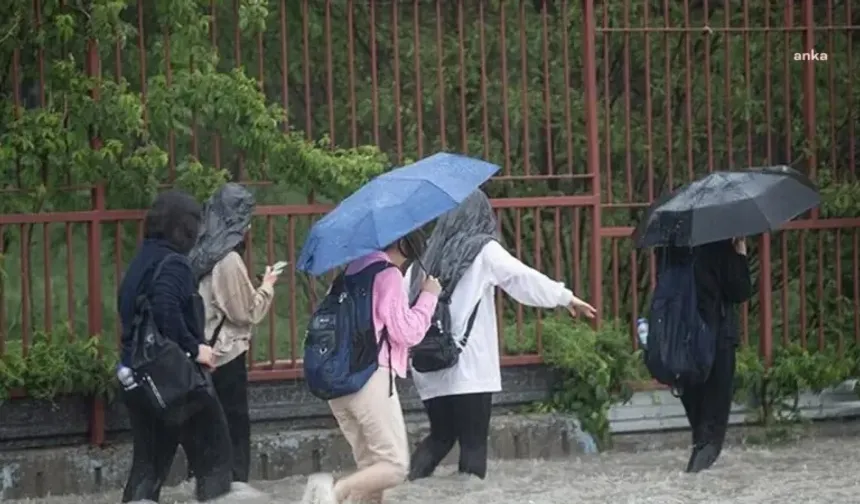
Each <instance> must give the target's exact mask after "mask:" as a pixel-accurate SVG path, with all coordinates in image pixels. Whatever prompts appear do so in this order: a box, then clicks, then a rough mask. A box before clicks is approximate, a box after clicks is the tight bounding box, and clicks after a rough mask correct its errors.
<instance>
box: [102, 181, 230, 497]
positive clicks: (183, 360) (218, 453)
mask: <svg viewBox="0 0 860 504" xmlns="http://www.w3.org/2000/svg"><path fill="white" fill-rule="evenodd" d="M200 218H201V209H200V206H199V205H198V203H197V202H196V201H195V200H194V198H192V197H191V196H190V195H188V194H186V193H183V192H181V191H167V192H164V193H162V194H160V195H159V196H158V197H157V198H156V200H155V202H154V203H153V205H152V207H151V208H150V209H149V211H148V212H147V214H146V217H145V220H144V242H143V244H142V245H141V247H140V249H139V250H138V253H137V255H136V256H135V257H134V258H133V259H132V261H131V263H130V264H129V267H128V269H127V270H126V273H125V276H124V277H123V280H122V284H121V285H120V289H119V293H118V296H117V297H118V299H117V304H118V308H119V313H120V319H121V322H122V327H123V332H122V351H121V356H120V365H119V366H118V370H117V375H118V377H119V379H120V382H121V383H122V386H123V389H122V391H121V399H122V401H123V403H124V404H125V406H126V409H127V410H128V416H129V424H130V427H131V433H132V440H133V441H132V442H133V455H132V466H131V470H130V471H129V476H128V481H127V483H126V486H125V490H124V492H123V497H122V501H123V502H131V501H143V500H149V501H155V502H157V501H158V499H159V496H160V493H161V487H162V485H163V484H164V481H165V479H166V478H167V474H168V472H169V471H170V467H171V465H172V464H173V458H174V455H175V453H176V448H177V446H178V445H179V444H180V443H181V444H182V446H183V450H184V451H185V454H186V456H187V457H188V458H189V459H190V460H193V465H194V466H195V468H196V470H197V476H198V477H197V488H196V495H197V500H198V501H208V500H212V499H215V498H217V497H220V496H222V495H225V494H227V493H228V492H229V491H230V480H231V475H230V472H231V458H232V455H231V448H230V438H229V433H228V431H227V423H226V420H225V417H224V412H223V410H222V408H221V404H220V403H219V402H218V399H217V397H216V396H215V392H214V389H213V387H212V382H211V377H210V376H209V371H208V370H207V368H212V367H213V365H214V360H213V353H212V349H211V348H210V347H209V346H208V345H205V344H204V342H203V329H202V314H201V312H202V304H201V303H200V298H199V296H197V289H196V283H195V280H194V276H193V274H192V271H191V266H190V264H189V262H188V260H187V257H186V256H187V254H188V251H189V250H191V247H192V246H193V245H194V243H195V242H196V240H197V234H198V230H199V226H200ZM156 273H157V274H156Z"/></svg>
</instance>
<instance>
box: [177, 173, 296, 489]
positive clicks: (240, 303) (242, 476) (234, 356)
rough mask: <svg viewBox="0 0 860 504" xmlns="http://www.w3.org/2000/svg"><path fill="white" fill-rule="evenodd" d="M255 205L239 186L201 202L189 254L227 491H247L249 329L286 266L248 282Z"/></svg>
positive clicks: (266, 306) (263, 312)
mask: <svg viewBox="0 0 860 504" xmlns="http://www.w3.org/2000/svg"><path fill="white" fill-rule="evenodd" d="M255 206H256V203H255V200H254V196H253V195H252V194H251V193H250V192H249V191H248V190H247V189H245V188H244V187H243V186H241V185H239V184H235V183H228V184H225V185H224V186H223V187H221V188H220V189H219V190H218V191H217V192H216V193H215V194H214V195H213V196H212V197H211V198H210V199H209V201H208V202H207V203H206V206H205V208H204V211H203V226H202V231H201V233H200V236H199V239H198V242H197V245H196V246H195V247H194V249H193V250H192V251H191V254H190V259H191V265H192V268H193V270H194V273H195V275H196V276H197V278H198V280H199V293H200V297H201V298H202V299H203V305H204V308H205V337H206V341H207V342H208V343H209V344H210V345H211V346H212V349H213V354H214V364H215V371H214V372H213V373H212V379H213V382H214V384H215V390H216V392H217V394H218V398H219V399H220V401H221V404H222V406H223V407H224V412H225V413H226V415H227V423H228V425H229V427H230V438H231V441H232V447H233V488H234V490H245V491H249V492H251V491H253V489H251V487H249V486H248V484H247V483H248V476H249V474H248V473H249V470H250V451H251V421H250V417H249V415H248V367H247V353H248V348H249V346H250V345H249V342H250V340H251V336H252V333H253V329H254V326H255V325H256V324H258V323H260V321H262V320H263V318H264V317H265V316H266V314H267V313H268V311H269V307H270V306H271V304H272V299H273V297H274V292H275V291H274V287H275V282H276V281H277V280H278V275H280V273H281V271H283V268H284V267H285V266H286V264H285V263H278V264H277V265H273V266H268V267H267V268H266V271H265V273H264V274H263V278H262V282H261V283H260V286H259V287H255V286H254V284H253V283H252V282H251V278H250V277H249V275H248V269H247V268H246V267H245V263H244V261H243V259H242V255H243V254H244V250H245V245H246V242H245V236H246V234H247V231H248V229H249V228H250V226H251V217H252V216H253V213H254V208H255ZM193 472H194V468H193V467H189V473H191V474H193Z"/></svg>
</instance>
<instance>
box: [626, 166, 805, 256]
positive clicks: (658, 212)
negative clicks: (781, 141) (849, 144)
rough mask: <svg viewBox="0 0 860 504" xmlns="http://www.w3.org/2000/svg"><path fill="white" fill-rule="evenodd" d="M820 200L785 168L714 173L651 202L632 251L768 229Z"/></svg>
mask: <svg viewBox="0 0 860 504" xmlns="http://www.w3.org/2000/svg"><path fill="white" fill-rule="evenodd" d="M820 202H821V198H820V196H819V195H818V188H817V187H815V184H813V183H812V182H811V181H810V180H809V179H808V178H807V177H806V176H804V175H803V174H801V173H800V172H798V171H796V170H793V169H791V168H789V167H788V166H772V167H767V168H752V169H750V170H748V171H743V172H714V173H711V174H710V175H708V176H707V177H705V178H702V179H699V180H697V181H695V182H692V183H690V184H688V185H686V186H684V187H682V188H680V189H678V190H677V191H675V192H674V193H672V194H668V195H665V196H663V197H661V198H660V199H658V200H657V201H655V202H654V203H653V204H652V205H651V207H650V208H649V209H648V212H647V213H646V215H645V218H644V219H642V221H641V222H640V223H639V225H638V226H637V227H636V231H635V232H634V233H633V237H634V239H635V240H636V245H637V246H638V247H660V246H670V245H671V246H678V247H694V246H696V245H702V244H704V243H711V242H716V241H720V240H726V239H729V238H733V237H736V236H749V235H755V234H759V233H764V232H766V231H772V230H774V229H776V228H778V227H779V226H781V225H782V224H784V223H786V222H788V221H790V220H791V219H793V218H795V217H797V216H798V215H800V214H802V213H803V212H806V211H807V210H809V209H811V208H814V207H816V206H818V205H819V203H820Z"/></svg>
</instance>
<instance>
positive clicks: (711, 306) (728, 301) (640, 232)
mask: <svg viewBox="0 0 860 504" xmlns="http://www.w3.org/2000/svg"><path fill="white" fill-rule="evenodd" d="M820 201H821V198H820V196H819V194H818V189H817V188H816V186H815V185H814V184H813V183H812V182H811V181H810V180H809V179H808V178H807V177H806V176H804V175H803V174H801V173H799V172H797V171H796V170H793V169H792V168H790V167H787V166H775V167H765V168H752V169H749V170H746V171H734V172H728V171H722V172H714V173H711V174H710V175H708V176H706V177H704V178H702V179H699V180H696V181H694V182H691V183H690V184H687V185H686V186H684V187H682V188H680V189H678V190H677V191H674V192H672V193H669V194H666V195H664V196H663V197H661V198H660V199H658V200H657V201H655V202H654V203H653V204H652V205H651V207H650V208H649V209H648V211H647V213H646V215H645V218H644V219H642V221H641V222H640V223H639V225H638V226H637V227H636V230H635V232H634V235H633V236H634V239H635V240H636V243H637V246H639V247H656V251H657V256H658V259H659V261H658V263H659V264H660V270H659V272H658V276H657V285H656V288H655V290H654V295H653V298H652V301H651V307H650V313H649V316H648V325H647V326H646V328H645V333H644V335H645V352H644V357H645V364H646V366H647V367H648V369H649V371H650V372H651V374H652V376H653V377H654V378H655V379H656V380H657V381H659V382H661V383H664V384H666V385H668V386H670V387H672V389H673V392H674V393H676V394H677V395H678V396H680V399H681V402H682V403H683V405H684V410H685V412H686V415H687V418H688V420H689V421H690V427H691V428H692V431H693V452H692V454H691V456H690V461H689V463H688V464H687V472H699V471H701V470H704V469H708V468H710V467H711V466H712V465H713V464H714V462H716V460H717V458H718V457H719V455H720V452H721V451H722V447H723V442H724V441H725V436H726V430H727V427H728V421H729V413H730V411H731V404H732V395H733V389H734V384H733V381H734V374H735V348H736V347H737V342H738V327H737V321H736V315H735V305H737V304H740V303H743V302H744V301H746V300H748V299H749V298H750V297H751V296H752V282H751V280H750V270H749V265H748V262H747V247H746V241H745V239H744V238H742V237H746V236H752V235H756V234H760V233H766V232H769V231H773V230H776V229H778V228H779V227H780V226H782V225H783V224H784V223H786V222H788V221H789V220H791V219H793V218H795V217H797V216H799V215H801V214H803V213H804V212H806V211H808V210H810V209H812V208H814V207H816V206H817V205H818V204H820Z"/></svg>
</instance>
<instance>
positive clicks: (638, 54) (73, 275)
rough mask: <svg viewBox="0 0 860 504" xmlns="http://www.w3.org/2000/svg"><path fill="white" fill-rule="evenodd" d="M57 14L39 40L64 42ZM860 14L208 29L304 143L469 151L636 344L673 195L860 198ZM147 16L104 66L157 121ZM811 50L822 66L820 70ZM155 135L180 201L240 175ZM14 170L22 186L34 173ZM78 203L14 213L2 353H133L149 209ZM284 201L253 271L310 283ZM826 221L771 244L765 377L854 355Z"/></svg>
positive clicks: (278, 355) (844, 280)
mask: <svg viewBox="0 0 860 504" xmlns="http://www.w3.org/2000/svg"><path fill="white" fill-rule="evenodd" d="M41 1H42V0H35V1H34V2H33V8H34V13H33V16H32V19H31V20H32V21H33V22H34V23H36V24H37V25H38V23H42V22H47V21H46V20H43V19H42V16H43V13H42V12H41V9H42V7H41V5H42V4H41ZM851 4H852V2H851V1H850V0H844V1H837V0H827V1H815V2H814V1H813V0H799V1H796V2H770V1H767V0H766V1H764V2H754V3H753V2H749V1H748V0H745V1H743V2H734V3H732V5H730V2H728V1H726V2H714V1H711V2H708V1H707V0H704V1H700V0H684V1H679V2H665V1H664V2H656V1H650V0H645V1H636V2H634V1H632V0H629V1H620V0H619V1H610V0H606V1H604V2H598V1H594V0H584V1H582V2H574V1H566V0H543V1H540V0H539V1H534V2H524V1H519V2H515V1H507V2H505V1H489V0H480V1H472V2H466V1H465V0H460V1H456V2H452V1H444V0H435V1H431V0H414V1H407V0H401V1H396V0H395V1H390V0H389V1H374V0H363V1H358V0H347V1H345V2H333V1H331V0H302V1H301V2H291V1H287V0H280V1H277V0H270V2H268V9H270V10H269V12H268V17H267V18H266V19H265V20H264V21H265V23H264V25H263V27H262V29H258V30H257V31H253V32H248V31H247V27H243V20H247V13H245V14H243V13H242V12H240V11H241V10H242V9H243V8H244V7H243V5H244V4H240V2H238V1H229V0H223V1H217V0H213V1H212V2H211V7H210V11H209V12H208V14H210V15H211V19H210V32H209V34H210V36H211V40H212V43H213V44H215V46H216V47H218V49H219V53H220V55H221V61H220V63H219V67H220V68H223V69H227V68H230V67H238V66H241V65H243V64H244V65H245V69H246V71H247V72H248V73H249V74H251V75H254V76H255V77H256V78H257V79H258V82H259V84H260V88H261V90H262V91H263V92H264V93H265V94H266V97H267V98H268V99H269V100H270V101H271V102H273V103H279V104H281V105H282V106H283V107H284V108H285V109H286V110H287V111H288V113H289V117H290V122H289V123H288V124H285V128H286V129H293V128H303V129H304V131H305V132H306V134H307V136H308V138H315V137H319V136H320V135H321V134H325V135H326V136H327V138H328V139H329V141H330V143H331V145H347V146H348V145H359V144H362V143H373V144H376V145H379V146H380V147H382V148H383V149H385V150H386V151H388V152H390V153H391V154H392V156H393V158H394V159H395V161H396V162H400V161H403V160H404V159H407V158H415V157H421V156H424V155H427V154H428V153H429V152H432V151H435V150H438V149H454V150H459V151H463V152H467V153H471V154H475V155H481V156H483V157H485V158H487V159H489V160H492V161H494V162H497V163H498V164H500V165H501V166H502V167H503V169H502V172H501V175H500V176H498V177H497V179H496V181H495V182H494V183H493V185H492V187H491V191H492V192H493V194H494V196H496V198H495V199H494V205H495V207H496V208H497V209H498V212H499V220H500V225H501V226H502V230H503V233H504V235H505V238H506V242H507V245H508V246H509V247H510V248H511V249H512V250H513V251H515V252H516V255H517V256H519V257H521V258H523V259H524V260H526V261H528V262H530V263H532V264H535V265H538V266H540V267H541V268H542V269H543V271H545V272H547V274H549V275H550V276H553V277H555V278H558V279H560V280H563V281H565V282H567V283H568V284H569V285H571V286H572V287H573V288H574V290H575V291H576V292H577V293H579V294H581V295H582V296H583V297H587V298H589V299H590V300H591V301H593V302H594V303H595V304H596V305H597V306H599V307H601V312H602V317H603V318H604V319H605V320H606V319H617V320H619V321H621V322H622V323H625V324H630V323H631V321H632V320H635V318H636V316H637V314H638V313H640V312H641V310H642V309H643V307H644V304H645V302H646V298H647V295H648V292H649V290H650V288H651V287H653V284H654V263H653V258H651V257H650V256H649V254H647V253H644V252H639V251H636V250H635V249H634V248H633V247H632V246H631V243H630V240H629V235H630V233H631V227H630V226H631V225H632V222H635V220H636V219H637V218H638V217H639V215H640V212H641V210H642V209H643V208H645V207H646V206H647V205H648V204H649V202H651V201H653V199H654V197H655V195H659V193H660V192H662V191H664V190H666V189H667V188H670V187H674V186H676V185H677V184H678V183H681V182H684V181H686V180H690V179H692V178H693V177H696V176H699V175H701V174H702V173H707V172H708V171H712V170H715V169H726V168H732V167H743V166H754V165H764V164H792V165H794V166H796V167H800V168H802V169H805V170H806V171H807V172H808V173H809V174H810V175H811V176H813V177H816V176H820V175H821V174H822V173H825V174H826V176H827V177H828V179H829V180H835V181H854V180H856V178H855V176H856V173H855V172H856V169H857V166H858V163H857V156H856V149H855V144H856V135H855V128H856V123H857V119H858V106H860V98H858V96H860V95H858V92H860V86H856V85H855V84H854V75H856V74H857V70H858V68H857V65H856V64H855V62H854V59H853V51H854V45H855V43H856V33H857V30H858V28H860V26H858V25H860V13H858V12H855V11H857V10H860V9H856V7H852V5H851ZM62 6H63V3H62V2H60V11H61V10H62ZM150 9H151V7H150V6H148V3H147V2H145V1H144V0H138V1H137V5H136V6H134V5H132V6H131V8H130V9H128V10H127V12H124V13H123V18H124V19H125V20H126V21H127V22H128V23H129V26H131V27H133V28H134V30H133V32H134V33H133V35H128V39H127V40H117V41H116V43H114V42H113V41H111V40H100V41H94V40H93V41H91V42H90V43H89V44H88V47H87V55H88V57H87V70H88V72H89V73H90V74H91V75H95V76H100V75H102V73H104V74H105V78H108V77H107V76H108V75H110V76H111V77H110V78H114V79H125V80H127V81H128V82H129V83H130V85H131V86H132V88H133V89H136V90H137V91H139V92H140V93H141V95H142V96H143V98H144V102H146V97H147V89H148V88H147V83H148V79H150V78H151V77H152V76H153V75H154V74H156V73H158V72H165V69H164V68H160V69H159V68H153V67H157V66H158V65H153V64H152V63H151V60H152V58H153V54H155V53H156V52H157V51H163V54H166V55H167V65H166V68H167V69H166V77H167V79H168V80H169V79H170V75H171V74H170V72H171V71H170V68H171V66H170V55H171V49H170V47H171V46H170V44H171V33H170V31H167V30H160V29H157V28H156V26H157V25H158V24H157V19H156V22H153V21H152V19H150V17H155V18H157V16H158V14H157V13H151V12H150ZM852 9H853V10H852ZM57 12H58V11H57V10H56V9H54V10H53V11H52V12H51V13H49V14H44V15H45V16H47V15H57ZM124 42H127V43H129V44H132V43H136V46H137V47H130V46H129V47H126V46H124V45H123V43H124ZM64 50H65V49H64ZM57 51H58V49H57V48H49V49H46V48H44V47H42V46H37V47H36V49H35V50H34V48H33V47H16V48H14V50H13V51H11V56H10V58H11V66H10V67H9V68H10V70H11V72H10V73H9V75H8V76H7V77H6V78H4V79H0V85H2V86H3V87H4V89H0V93H3V92H7V93H8V94H9V95H11V97H12V98H13V99H12V101H13V105H14V110H15V111H16V114H17V113H18V111H19V110H20V109H21V108H22V107H26V106H28V100H31V101H33V103H31V104H30V105H32V106H40V105H41V106H45V105H46V104H47V103H48V102H49V101H50V99H51V96H50V94H51V90H50V86H47V85H46V82H48V79H49V78H50V74H51V65H52V64H53V60H52V55H53V57H54V58H56V54H55V53H57ZM813 52H816V53H819V54H821V53H824V54H826V55H827V59H826V61H822V60H821V59H820V56H819V59H818V60H813V59H809V58H808V57H807V59H806V60H804V59H803V58H804V57H803V55H804V54H806V55H810V54H812V53H813ZM46 53H50V54H46ZM0 56H5V55H3V54H0ZM29 56H32V61H30V60H28V57H29ZM147 62H150V63H149V65H147ZM162 66H163V65H162ZM102 68H103V70H102ZM28 86H29V87H28ZM16 116H17V115H16ZM71 120H72V121H74V118H72V119H71ZM0 133H2V126H0ZM152 135H153V136H154V137H156V138H157V139H158V140H159V141H160V142H162V145H163V146H164V149H165V150H166V151H167V152H168V154H169V162H168V167H167V169H166V172H165V174H164V178H163V180H164V181H165V183H169V182H170V181H172V180H173V177H174V176H175V174H176V170H177V166H179V165H180V164H181V161H182V159H183V158H184V157H185V156H187V155H192V156H194V157H195V158H196V159H200V160H201V161H202V162H204V163H209V164H212V165H215V166H218V167H225V168H228V169H231V170H234V172H235V174H236V175H237V176H240V175H241V174H242V173H243V172H244V168H243V163H244V161H245V160H243V157H242V156H241V152H238V151H236V150H235V149H233V150H231V148H230V147H229V146H227V145H226V144H227V143H228V142H229V139H226V138H222V136H221V135H219V132H218V131H212V130H207V128H206V127H205V125H199V127H198V126H196V125H195V127H194V128H192V129H191V130H190V131H188V132H183V131H179V130H173V129H170V130H169V131H166V132H157V131H153V132H152ZM159 135H161V136H159ZM93 146H94V147H95V148H98V147H100V145H99V142H98V139H97V138H94V139H93ZM0 169H2V170H3V171H4V173H6V174H9V175H10V177H11V176H12V175H14V173H15V169H16V167H15V166H13V165H10V166H2V167H0ZM10 180H11V178H10ZM69 182H70V183H71V184H75V183H76V181H74V180H71V181H69ZM12 185H14V184H12ZM31 189H32V188H26V187H25V188H15V187H9V186H8V185H7V187H5V188H4V190H12V191H20V190H31ZM264 189H265V188H261V191H263V192H264ZM72 190H73V191H77V192H76V194H80V193H81V191H82V190H84V191H91V195H90V197H88V198H85V199H86V200H87V201H88V203H89V204H91V207H92V208H91V209H90V210H86V211H81V210H79V209H76V211H70V212H65V211H52V212H45V211H42V212H40V213H30V214H23V213H17V214H11V213H10V214H6V215H0V247H3V249H2V250H0V253H2V254H3V256H4V258H5V259H4V266H5V269H6V272H7V274H6V277H5V278H3V279H2V288H0V353H2V352H3V351H4V350H5V351H6V352H10V351H26V348H27V345H28V343H29V341H30V339H31V338H32V335H33V334H34V332H35V331H50V330H51V329H52V328H53V327H56V326H57V325H58V324H59V323H60V322H65V321H66V320H68V321H70V325H71V327H72V329H73V334H78V335H82V334H101V335H102V337H112V336H114V335H117V334H118V332H117V331H118V328H117V323H116V316H115V313H114V310H115V300H114V290H115V288H116V285H117V283H118V280H119V278H120V276H121V274H122V271H123V269H124V267H125V264H126V263H127V261H128V259H129V258H130V255H131V253H133V248H134V244H135V243H136V242H137V240H138V238H139V236H140V233H141V220H142V215H143V213H142V211H141V210H125V209H123V208H125V207H124V206H123V201H122V200H119V201H117V200H116V199H115V198H114V199H112V198H111V195H110V193H109V191H107V190H106V189H105V187H104V186H103V185H96V186H95V187H92V188H91V189H90V188H89V186H81V185H78V186H77V187H73V189H72ZM282 196H283V195H279V196H278V195H276V196H272V195H269V196H266V195H263V196H262V200H263V203H265V204H264V205H262V206H261V207H260V208H259V209H258V212H257V214H258V217H257V219H258V220H257V221H255V223H254V225H253V226H252V229H253V235H252V238H251V239H252V243H253V246H251V247H248V251H249V252H248V257H247V260H248V263H249V265H251V267H252V269H254V270H255V271H259V270H261V268H262V266H263V265H264V264H266V263H270V262H272V261H274V260H278V259H285V260H289V261H290V262H291V263H294V262H295V255H296V250H297V247H300V246H301V241H302V238H303V236H304V233H306V231H307V229H308V227H309V225H310V223H311V222H312V220H313V219H314V218H315V217H316V216H319V215H320V214H322V213H324V212H325V211H326V209H327V208H328V206H326V205H324V204H319V203H313V202H311V203H307V204H305V203H303V202H298V201H296V202H293V204H287V205H282V204H277V205H276V204H272V203H276V202H281V201H282V199H279V198H281V197H282ZM273 199H274V201H273ZM822 212H823V213H822V214H821V215H819V214H818V213H815V214H813V215H812V216H810V217H809V218H806V219H804V220H801V221H798V222H796V223H792V224H791V225H789V226H787V227H786V228H785V230H784V231H781V232H779V233H775V234H773V235H765V236H763V237H761V238H760V239H758V240H757V241H756V242H755V243H754V244H753V245H754V246H753V250H752V257H753V267H754V270H755V274H756V279H757V280H756V282H757V286H758V290H759V296H758V297H757V298H756V299H754V300H752V301H751V302H750V303H748V306H745V307H744V311H743V313H744V339H745V341H749V342H752V343H756V344H758V345H759V346H760V348H761V350H762V352H763V355H764V356H765V358H766V359H768V360H770V359H771V355H772V348H773V345H774V341H776V342H777V343H780V342H782V343H785V342H788V341H802V342H803V344H807V341H808V340H812V341H813V342H816V343H817V344H818V345H821V346H823V345H828V344H831V343H833V344H841V343H842V342H843V341H844V340H845V339H846V338H848V339H860V306H858V302H860V292H858V290H860V278H858V250H859V249H860V248H858V228H860V218H857V217H858V216H857V215H856V214H846V215H840V214H839V212H838V211H829V212H828V211H826V210H823V211H822ZM324 283H325V282H324V281H315V280H313V279H309V278H307V277H305V276H304V275H299V274H296V273H295V272H294V271H292V270H289V271H288V272H287V273H286V274H285V275H284V278H283V280H282V284H281V285H280V286H279V287H278V289H277V292H278V294H277V295H276V301H275V305H274V306H273V308H272V311H271V314H270V316H269V318H268V321H267V322H266V323H264V324H263V325H262V327H260V329H259V331H260V332H262V333H263V334H260V335H259V337H258V338H257V339H256V340H255V341H254V348H253V349H252V352H251V354H252V355H253V359H254V365H253V367H252V372H251V374H252V377H253V379H260V380H266V379H285V378H296V377H298V376H299V368H298V366H297V361H296V359H297V355H298V353H299V345H300V340H301V337H300V332H301V328H302V327H303V324H304V322H305V321H306V319H307V316H308V314H309V310H310V309H311V307H312V306H313V304H314V301H315V299H316V298H317V297H318V296H319V295H320V293H321V290H320V289H322V288H323V287H324ZM501 299H502V298H501V297H500V301H501ZM508 304H509V303H507V302H499V303H498V305H499V318H500V322H501V323H500V327H501V328H502V330H501V331H500V335H499V337H500V341H501V342H502V343H503V348H504V349H505V352H504V353H505V357H503V361H504V363H505V364H518V363H527V362H539V361H540V355H541V350H542V346H541V338H540V323H539V322H536V321H537V320H539V317H540V314H539V313H538V312H537V311H535V310H529V309H523V308H513V307H508V308H505V307H506V306H508ZM84 312H86V316H84V315H83V313H84ZM264 334H265V335H266V336H264ZM631 341H632V344H633V345H635V338H633V337H632V330H631ZM18 347H20V348H18ZM98 429H100V427H98V428H97V429H96V430H98ZM94 439H99V438H98V436H97V435H96V437H95V438H94Z"/></svg>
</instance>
